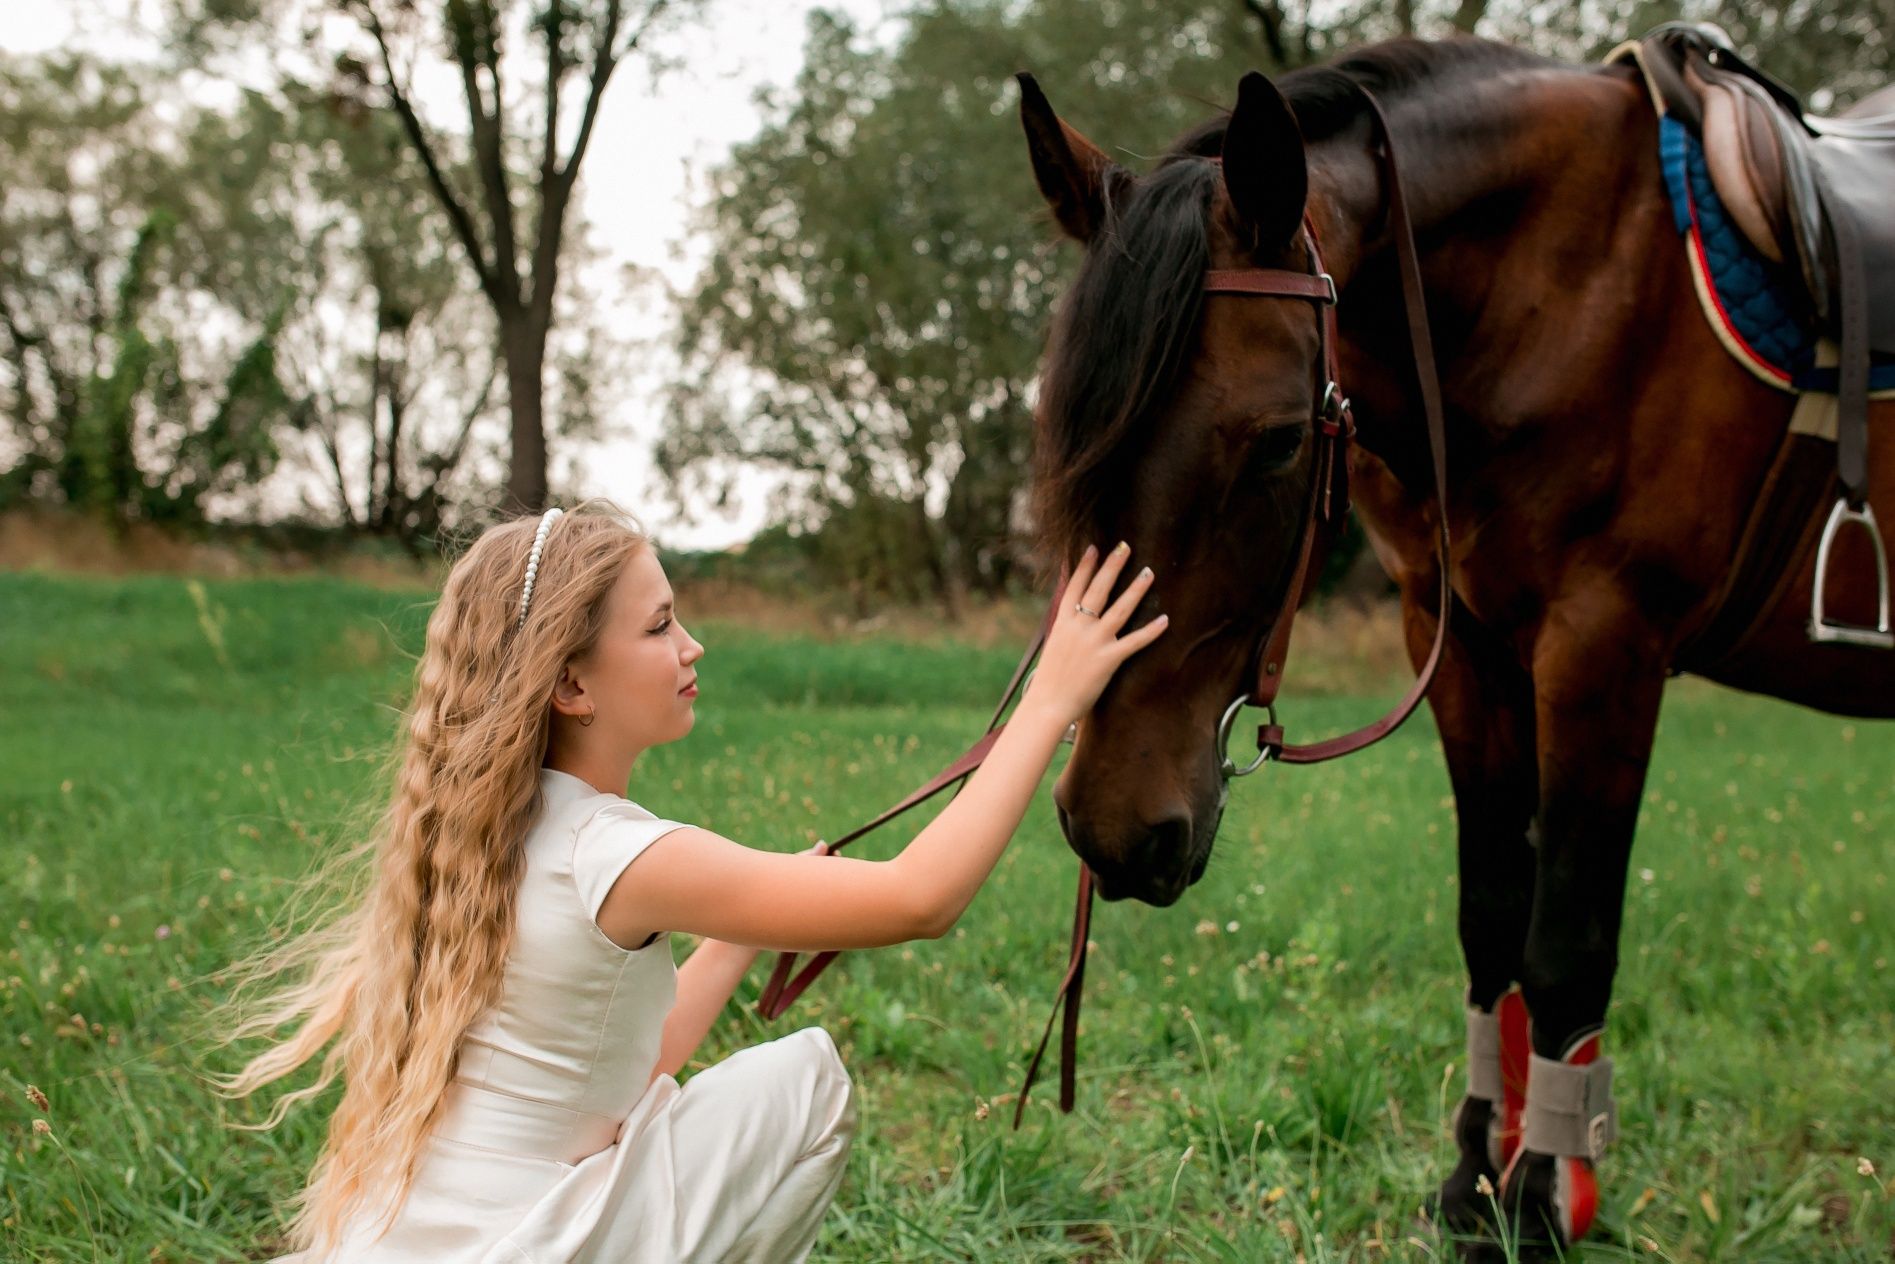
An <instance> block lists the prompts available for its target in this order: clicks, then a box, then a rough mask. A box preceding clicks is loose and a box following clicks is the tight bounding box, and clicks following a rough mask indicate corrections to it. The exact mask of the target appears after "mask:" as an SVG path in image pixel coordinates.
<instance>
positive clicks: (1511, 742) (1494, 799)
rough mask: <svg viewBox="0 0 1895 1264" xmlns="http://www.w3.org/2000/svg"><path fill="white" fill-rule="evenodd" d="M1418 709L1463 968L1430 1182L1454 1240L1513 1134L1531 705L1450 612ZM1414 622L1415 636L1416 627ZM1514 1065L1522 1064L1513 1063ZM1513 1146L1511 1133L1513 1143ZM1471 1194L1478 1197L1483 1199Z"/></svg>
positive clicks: (1495, 648) (1474, 1227)
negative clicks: (1507, 1066)
mask: <svg viewBox="0 0 1895 1264" xmlns="http://www.w3.org/2000/svg"><path fill="white" fill-rule="evenodd" d="M1453 617H1454V626H1453V627H1452V628H1451V629H1450V636H1449V639H1448V642H1447V646H1446V648H1445V650H1444V651H1443V658H1442V663H1441V667H1440V670H1439V672H1438V674H1437V675H1436V677H1435V683H1434V686H1433V687H1432V688H1431V689H1430V690H1429V704H1430V706H1431V707H1432V708H1433V710H1434V716H1435V724H1436V727H1437V728H1438V729H1439V730H1440V733H1441V744H1442V748H1443V751H1444V753H1445V755H1446V759H1447V766H1448V777H1449V779H1450V781H1451V782H1452V784H1453V787H1454V799H1455V811H1456V815H1457V817H1458V826H1459V858H1460V933H1461V951H1462V953H1463V955H1464V956H1465V957H1466V960H1467V978H1468V990H1467V1030H1468V1061H1467V1091H1466V1094H1465V1096H1463V1097H1462V1099H1461V1102H1460V1105H1459V1106H1457V1107H1456V1108H1455V1111H1454V1119H1453V1131H1454V1140H1455V1145H1456V1147H1457V1149H1458V1150H1459V1152H1460V1153H1459V1158H1458V1160H1457V1162H1456V1164H1455V1168H1454V1171H1453V1172H1452V1173H1451V1174H1449V1176H1448V1178H1447V1179H1446V1180H1445V1181H1444V1182H1443V1183H1442V1186H1441V1190H1440V1194H1439V1196H1438V1199H1437V1204H1436V1207H1437V1212H1438V1215H1439V1218H1440V1219H1441V1220H1442V1221H1444V1222H1445V1223H1446V1224H1447V1225H1448V1226H1449V1227H1450V1228H1452V1229H1455V1230H1457V1231H1460V1232H1478V1231H1480V1230H1481V1228H1482V1226H1483V1225H1491V1222H1492V1221H1493V1219H1494V1216H1493V1210H1494V1202H1493V1191H1494V1190H1495V1189H1496V1188H1497V1187H1498V1186H1499V1184H1500V1172H1501V1168H1502V1167H1503V1166H1504V1165H1505V1162H1506V1159H1507V1157H1509V1155H1510V1154H1511V1148H1512V1147H1511V1144H1510V1141H1509V1132H1510V1128H1511V1129H1517V1127H1518V1111H1519V1106H1520V1102H1519V1100H1518V1098H1517V1096H1516V1099H1515V1101H1514V1110H1513V1112H1512V1113H1511V1117H1510V1115H1509V1111H1508V1109H1507V1102H1506V1094H1505V1093H1504V1092H1503V1088H1502V1072H1501V1061H1502V1059H1501V1049H1500V1027H1501V1022H1502V1019H1501V1015H1500V1014H1499V1013H1498V1012H1497V1011H1498V1010H1499V1009H1500V1003H1501V1001H1502V998H1503V997H1505V998H1508V1001H1507V1003H1508V1005H1509V1006H1517V1005H1518V1004H1519V995H1518V993H1517V992H1514V991H1513V988H1514V985H1515V983H1516V982H1517V981H1518V980H1519V978H1520V977H1521V961H1522V957H1523V954H1524V951H1525V947H1526V937H1527V924H1528V919H1529V916H1530V914H1531V912H1532V894H1533V864H1534V858H1533V850H1532V848H1531V847H1530V846H1529V845H1528V842H1527V835H1528V827H1529V824H1530V822H1531V820H1532V816H1533V812H1534V809H1535V806H1536V804H1537V801H1538V794H1537V790H1536V783H1537V769H1536V767H1535V762H1534V718H1533V695H1532V689H1531V684H1530V682H1529V680H1528V678H1527V676H1526V673H1525V672H1524V671H1523V670H1522V669H1521V668H1520V666H1519V665H1518V663H1517V662H1516V661H1515V658H1514V655H1513V653H1512V652H1511V650H1510V649H1509V648H1508V647H1507V646H1506V645H1504V644H1503V643H1501V642H1500V641H1499V640H1498V638H1496V637H1494V636H1493V634H1492V633H1490V632H1488V631H1487V630H1486V629H1485V628H1482V627H1481V626H1479V625H1478V624H1476V623H1475V622H1474V621H1473V619H1472V618H1471V617H1470V616H1469V615H1468V612H1467V611H1466V610H1465V609H1464V608H1461V607H1459V606H1457V607H1456V608H1455V612H1454V616H1453ZM1409 623H1410V639H1411V640H1414V639H1416V638H1417V637H1419V638H1420V649H1421V651H1422V652H1425V650H1426V644H1427V641H1428V640H1429V639H1430V638H1431V637H1432V635H1433V627H1432V623H1433V621H1432V619H1429V618H1426V617H1425V616H1411V617H1410V619H1409ZM1423 624H1425V625H1426V626H1420V625H1423ZM1520 1060H1521V1062H1522V1064H1524V1060H1525V1054H1524V1051H1522V1052H1521V1055H1520ZM1514 1135H1515V1136H1517V1132H1516V1133H1515V1134H1514ZM1483 1184H1485V1188H1484V1189H1483Z"/></svg>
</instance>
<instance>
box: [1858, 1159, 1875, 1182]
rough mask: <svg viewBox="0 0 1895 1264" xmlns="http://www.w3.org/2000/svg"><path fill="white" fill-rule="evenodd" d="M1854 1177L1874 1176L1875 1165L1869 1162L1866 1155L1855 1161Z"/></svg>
mask: <svg viewBox="0 0 1895 1264" xmlns="http://www.w3.org/2000/svg"><path fill="white" fill-rule="evenodd" d="M1856 1175H1857V1176H1871V1177H1872V1176H1874V1175H1875V1164H1873V1163H1871V1162H1869V1157H1868V1156H1867V1155H1866V1154H1865V1155H1863V1156H1862V1157H1861V1158H1859V1159H1857V1160H1856Z"/></svg>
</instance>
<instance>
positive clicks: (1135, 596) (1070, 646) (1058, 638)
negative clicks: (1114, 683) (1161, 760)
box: [1021, 544, 1168, 724]
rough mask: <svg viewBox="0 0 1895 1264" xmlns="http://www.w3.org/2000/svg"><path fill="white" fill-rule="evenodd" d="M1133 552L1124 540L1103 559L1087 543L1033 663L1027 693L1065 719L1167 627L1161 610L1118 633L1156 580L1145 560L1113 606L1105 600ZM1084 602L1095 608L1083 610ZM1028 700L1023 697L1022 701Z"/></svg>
mask: <svg viewBox="0 0 1895 1264" xmlns="http://www.w3.org/2000/svg"><path fill="white" fill-rule="evenodd" d="M1130 556H1131V549H1130V547H1129V546H1127V545H1125V544H1120V545H1119V546H1118V547H1117V548H1115V549H1113V550H1112V551H1111V552H1110V553H1108V554H1106V557H1105V561H1104V563H1103V564H1100V562H1099V550H1098V548H1097V547H1096V546H1090V547H1088V548H1087V549H1086V552H1085V556H1083V557H1081V558H1080V559H1079V565H1078V566H1076V567H1074V568H1073V573H1072V577H1071V578H1070V579H1069V580H1067V582H1066V588H1065V590H1064V591H1063V592H1061V593H1060V595H1059V607H1058V613H1057V614H1056V615H1054V617H1053V627H1052V630H1051V631H1049V632H1048V633H1047V635H1046V644H1045V646H1044V647H1043V648H1042V649H1041V650H1040V662H1039V666H1038V667H1037V668H1035V669H1034V672H1033V682H1032V684H1030V685H1029V686H1028V687H1027V695H1028V697H1030V698H1031V699H1032V700H1033V701H1034V702H1035V703H1036V704H1038V705H1043V706H1045V707H1047V708H1049V709H1050V710H1051V711H1052V712H1053V713H1054V714H1055V715H1057V716H1058V717H1059V719H1060V723H1062V724H1071V723H1073V722H1074V721H1076V720H1077V719H1079V717H1080V716H1082V715H1084V714H1085V713H1086V712H1087V711H1089V710H1091V709H1092V704H1093V703H1094V702H1095V701H1097V700H1098V697H1099V695H1100V694H1101V693H1102V692H1104V690H1105V684H1106V681H1108V680H1110V679H1111V678H1112V673H1113V672H1115V671H1117V670H1118V669H1119V664H1121V663H1123V662H1124V661H1125V660H1126V659H1128V658H1130V657H1131V656H1132V655H1134V654H1136V653H1138V651H1140V650H1142V649H1144V648H1145V647H1146V646H1147V645H1150V644H1151V643H1152V642H1153V641H1155V640H1157V639H1158V637H1159V635H1160V634H1161V633H1162V632H1164V630H1165V626H1166V624H1167V622H1168V619H1167V617H1166V616H1165V615H1162V614H1161V615H1159V616H1158V617H1156V618H1155V619H1152V620H1151V621H1150V622H1148V623H1146V624H1145V625H1143V626H1142V627H1140V628H1138V629H1137V630H1135V631H1132V632H1128V633H1127V634H1126V635H1124V636H1120V635H1119V629H1120V628H1123V627H1124V626H1125V621H1126V620H1127V619H1129V618H1131V617H1132V611H1133V610H1134V609H1135V608H1136V607H1137V606H1138V603H1139V602H1140V601H1142V600H1143V599H1144V597H1145V590H1146V589H1148V588H1150V587H1151V582H1152V571H1151V567H1149V566H1147V567H1145V568H1144V569H1143V570H1141V571H1139V572H1138V574H1137V575H1134V576H1133V577H1132V581H1131V582H1130V583H1129V584H1127V585H1126V586H1125V591H1124V592H1122V593H1120V594H1119V598H1118V600H1117V601H1114V602H1113V603H1112V604H1111V605H1110V606H1109V607H1108V606H1107V605H1106V604H1105V603H1106V599H1107V598H1109V597H1110V596H1111V595H1112V589H1113V587H1114V585H1116V584H1117V583H1118V578H1119V572H1120V571H1122V570H1124V569H1125V562H1126V559H1127V558H1128V557H1130ZM1080 606H1084V607H1085V608H1086V609H1087V610H1089V611H1092V612H1094V613H1092V614H1082V613H1081V612H1080V610H1079V607H1080ZM1026 700H1027V699H1025V698H1023V699H1021V702H1022V705H1024V704H1025V702H1026Z"/></svg>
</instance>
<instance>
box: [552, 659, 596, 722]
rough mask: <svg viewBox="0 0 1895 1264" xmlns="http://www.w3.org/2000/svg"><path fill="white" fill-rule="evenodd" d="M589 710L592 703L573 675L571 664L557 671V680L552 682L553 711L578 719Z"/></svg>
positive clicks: (577, 678) (582, 685) (581, 684)
mask: <svg viewBox="0 0 1895 1264" xmlns="http://www.w3.org/2000/svg"><path fill="white" fill-rule="evenodd" d="M591 709H592V701H591V699H589V698H588V697H587V696H586V687H585V685H584V684H583V683H582V682H581V681H580V679H579V677H577V676H575V675H573V670H572V664H571V663H568V664H566V665H565V666H564V667H562V668H560V669H559V679H558V680H556V681H554V682H553V710H555V711H557V712H558V713H559V714H561V715H569V716H572V717H573V718H574V719H578V718H579V717H580V716H583V715H585V714H586V713H587V712H588V711H590V710H591Z"/></svg>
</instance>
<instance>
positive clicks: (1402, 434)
mask: <svg viewBox="0 0 1895 1264" xmlns="http://www.w3.org/2000/svg"><path fill="white" fill-rule="evenodd" d="M1388 113H1389V126H1390V130H1391V132H1392V133H1393V136H1394V147H1395V153H1396V158H1397V162H1398V163H1399V166H1400V174H1401V180H1402V186H1403V190H1404V192H1405V194H1406V198H1407V202H1408V205H1409V209H1410V214H1411V219H1412V224H1413V230H1414V233H1415V237H1416V240H1417V243H1418V245H1419V246H1420V248H1421V260H1422V274H1423V279H1424V286H1425V289H1426V294H1427V308H1428V317H1429V324H1430V327H1431V329H1432V331H1433V334H1434V338H1435V354H1436V362H1437V365H1438V367H1439V370H1440V375H1441V379H1442V384H1443V389H1444V393H1445V395H1446V397H1447V400H1448V403H1449V408H1450V411H1451V412H1453V413H1456V414H1459V415H1460V416H1462V417H1464V418H1467V419H1469V420H1471V421H1472V422H1473V423H1474V424H1475V426H1476V427H1477V428H1478V429H1479V430H1482V431H1488V432H1492V433H1494V434H1495V435H1496V436H1499V435H1501V434H1503V433H1504V432H1506V431H1507V430H1508V429H1509V428H1510V427H1512V426H1514V425H1516V424H1519V423H1520V421H1521V420H1522V419H1523V418H1530V417H1532V416H1533V415H1535V414H1536V413H1543V412H1544V410H1546V409H1549V408H1552V407H1556V406H1557V403H1556V401H1553V400H1551V399H1549V397H1548V395H1547V392H1548V391H1549V390H1552V389H1553V381H1557V380H1560V379H1562V378H1563V377H1564V375H1563V374H1554V375H1551V376H1552V379H1553V381H1537V382H1536V381H1532V380H1527V379H1528V378H1530V377H1531V376H1532V375H1533V373H1534V372H1535V362H1536V360H1542V359H1543V354H1544V352H1545V350H1546V348H1547V346H1550V345H1553V344H1557V345H1558V347H1559V354H1560V356H1561V357H1563V358H1564V359H1565V361H1566V362H1567V363H1568V364H1572V363H1574V362H1577V361H1581V360H1584V359H1586V358H1587V357H1588V356H1597V357H1600V358H1604V357H1605V354H1606V350H1605V348H1603V347H1602V346H1601V345H1597V344H1598V342H1599V340H1601V339H1610V338H1615V337H1623V336H1624V335H1623V332H1622V331H1623V329H1624V327H1625V325H1626V324H1627V322H1624V321H1621V320H1614V321H1611V322H1598V321H1594V322H1587V321H1586V320H1584V319H1583V318H1581V314H1582V313H1583V310H1584V304H1585V302H1586V300H1587V299H1588V297H1589V296H1590V297H1594V298H1596V297H1598V296H1600V294H1601V284H1602V279H1603V280H1604V282H1605V284H1606V285H1607V286H1608V287H1610V286H1617V287H1620V288H1621V289H1625V290H1630V289H1633V288H1636V287H1637V284H1638V275H1637V274H1638V271H1639V269H1640V268H1641V267H1642V264H1643V260H1644V257H1645V255H1646V253H1647V251H1648V250H1649V249H1650V248H1651V247H1652V245H1653V244H1654V243H1655V242H1657V241H1660V240H1662V239H1663V237H1662V226H1663V224H1664V222H1665V220H1664V212H1663V206H1662V189H1661V188H1660V186H1659V184H1658V181H1657V179H1656V166H1655V163H1656V141H1655V139H1654V140H1651V143H1650V144H1649V145H1647V143H1646V142H1647V140H1648V138H1649V137H1650V132H1651V127H1652V124H1651V122H1650V111H1649V108H1648V107H1647V106H1645V104H1644V102H1643V99H1642V98H1641V97H1639V96H1638V93H1637V89H1636V86H1635V85H1633V84H1631V83H1630V82H1629V81H1626V80H1621V79H1618V78H1615V77H1613V76H1610V75H1602V74H1596V73H1588V72H1584V71H1578V70H1573V69H1567V68H1553V69H1535V70H1531V71H1528V72H1525V73H1522V74H1518V75H1513V76H1508V77H1505V78H1497V79H1495V80H1494V81H1492V82H1490V83H1486V84H1481V85H1478V86H1476V87H1475V89H1474V92H1473V95H1472V96H1471V97H1463V98H1461V99H1460V100H1458V101H1457V102H1456V103H1455V106H1454V108H1453V111H1452V116H1451V123H1448V122H1444V121H1443V118H1442V116H1441V115H1440V113H1439V112H1438V111H1437V110H1435V109H1434V108H1433V107H1431V105H1430V103H1429V101H1428V99H1427V98H1426V97H1425V95H1422V94H1416V95H1414V96H1412V97H1411V98H1409V99H1408V100H1406V101H1403V102H1399V103H1396V104H1395V105H1394V106H1393V107H1392V108H1390V109H1389V111H1388ZM1644 150H1648V151H1649V152H1642V151H1644ZM1311 158H1312V161H1311V171H1312V185H1313V187H1314V188H1315V189H1316V190H1317V191H1318V195H1317V197H1316V198H1315V200H1314V215H1315V218H1316V222H1317V230H1318V232H1319V233H1320V234H1321V235H1322V237H1323V244H1324V253H1325V263H1326V265H1327V266H1328V267H1329V269H1330V271H1331V272H1332V273H1333V274H1334V275H1335V276H1336V278H1337V282H1338V285H1339V287H1340V288H1341V290H1342V291H1343V299H1342V302H1341V305H1340V308H1339V313H1338V314H1339V318H1340V322H1341V329H1342V336H1343V343H1344V346H1343V351H1344V370H1345V374H1346V375H1347V376H1349V377H1350V378H1351V379H1352V380H1349V381H1345V382H1344V388H1345V389H1346V390H1348V391H1350V392H1351V393H1352V394H1355V395H1356V396H1357V397H1358V399H1359V401H1361V402H1363V403H1369V404H1371V406H1370V407H1366V408H1361V409H1358V416H1359V417H1360V419H1361V420H1362V423H1363V432H1362V440H1363V444H1364V446H1365V447H1367V448H1369V450H1370V451H1372V452H1375V453H1376V454H1377V455H1378V456H1382V457H1383V459H1384V460H1386V461H1387V462H1388V463H1389V464H1390V465H1391V467H1394V468H1396V469H1397V471H1398V473H1400V472H1402V471H1403V470H1404V469H1406V470H1409V471H1415V472H1419V471H1421V470H1423V469H1425V468H1426V467H1425V448H1424V447H1423V446H1422V444H1423V442H1424V438H1425V436H1424V435H1423V434H1422V433H1421V431H1420V429H1419V427H1417V426H1414V425H1411V424H1408V423H1409V421H1410V420H1411V419H1412V420H1419V417H1420V412H1419V409H1418V408H1417V407H1415V401H1414V400H1413V398H1412V386H1411V383H1412V382H1413V380H1414V378H1413V373H1412V370H1411V369H1410V367H1409V366H1410V364H1411V352H1410V349H1409V346H1408V324H1407V321H1406V320H1405V319H1403V316H1402V313H1403V312H1404V310H1405V308H1404V303H1403V297H1402V293H1401V288H1400V284H1399V278H1398V273H1397V271H1396V268H1395V250H1394V235H1393V225H1392V222H1391V219H1390V216H1389V215H1388V213H1387V210H1388V192H1387V188H1386V185H1385V182H1384V179H1383V172H1382V169H1381V166H1380V164H1379V163H1378V162H1377V160H1376V159H1375V158H1374V156H1373V154H1372V152H1371V150H1370V149H1369V147H1368V145H1367V144H1365V136H1364V135H1363V134H1362V132H1361V131H1358V132H1357V133H1356V134H1354V135H1352V136H1349V137H1339V138H1337V139H1336V140H1334V141H1331V142H1328V143H1326V144H1324V145H1322V146H1318V147H1316V148H1315V149H1313V150H1312V155H1311ZM1647 185H1649V186H1650V187H1649V188H1647V187H1646V186H1647ZM1647 222H1649V226H1650V229H1651V233H1650V234H1646V233H1645V232H1644V230H1643V228H1641V227H1640V226H1641V225H1644V224H1646V223H1647ZM1628 229H1629V230H1630V231H1628ZM1648 236H1649V240H1647V237H1648ZM1589 340H1590V341H1589ZM1535 342H1538V343H1539V344H1541V345H1539V346H1538V347H1534V346H1530V345H1529V344H1533V343H1535ZM1540 376H1541V377H1546V376H1547V375H1545V374H1544V373H1541V374H1540ZM1457 386H1458V387H1461V388H1462V389H1460V390H1457ZM1375 403H1379V404H1380V405H1381V406H1380V407H1376V406H1373V405H1374V404H1375ZM1403 481H1404V482H1408V481H1409V479H1408V478H1407V477H1404V479H1403ZM1417 490H1421V489H1420V488H1417Z"/></svg>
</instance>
